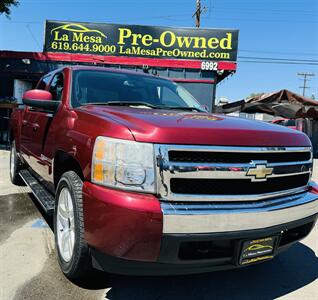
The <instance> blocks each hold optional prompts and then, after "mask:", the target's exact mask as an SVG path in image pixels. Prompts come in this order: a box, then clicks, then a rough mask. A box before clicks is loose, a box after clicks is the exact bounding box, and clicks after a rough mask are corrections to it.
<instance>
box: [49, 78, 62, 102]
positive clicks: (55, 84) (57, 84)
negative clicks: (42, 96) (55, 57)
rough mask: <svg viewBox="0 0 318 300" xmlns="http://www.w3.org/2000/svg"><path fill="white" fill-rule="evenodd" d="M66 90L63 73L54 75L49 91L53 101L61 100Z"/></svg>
mask: <svg viewBox="0 0 318 300" xmlns="http://www.w3.org/2000/svg"><path fill="white" fill-rule="evenodd" d="M63 88H64V77H63V73H57V74H55V75H54V77H53V79H52V82H51V85H50V89H49V91H50V92H51V94H52V98H53V100H61V99H62V94H63Z"/></svg>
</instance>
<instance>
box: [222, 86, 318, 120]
mask: <svg viewBox="0 0 318 300" xmlns="http://www.w3.org/2000/svg"><path fill="white" fill-rule="evenodd" d="M236 111H240V112H245V113H266V114H270V115H274V116H281V117H284V118H288V119H296V118H314V119H318V101H315V100H312V99H309V98H305V97H303V96H300V95H297V94H295V93H293V92H291V91H288V90H285V89H284V90H280V91H278V92H274V93H267V94H263V95H259V96H256V97H253V98H250V99H248V100H246V101H244V100H240V101H236V102H232V103H229V104H225V105H223V106H220V107H218V108H217V112H219V113H232V112H236Z"/></svg>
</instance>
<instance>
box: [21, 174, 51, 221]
mask: <svg viewBox="0 0 318 300" xmlns="http://www.w3.org/2000/svg"><path fill="white" fill-rule="evenodd" d="M19 175H20V176H21V178H22V179H23V181H24V182H25V183H26V184H27V185H28V186H29V187H30V188H31V190H32V193H33V194H34V196H35V197H36V199H37V200H38V202H39V203H40V204H41V206H42V207H43V209H44V210H45V212H46V213H47V214H48V215H52V214H53V212H54V207H55V199H54V197H53V196H52V195H51V194H50V193H49V192H48V191H47V190H46V189H45V187H43V185H42V184H41V183H40V182H39V181H38V180H37V179H36V178H35V177H34V176H33V175H32V174H31V173H30V172H29V171H28V170H21V171H20V172H19Z"/></svg>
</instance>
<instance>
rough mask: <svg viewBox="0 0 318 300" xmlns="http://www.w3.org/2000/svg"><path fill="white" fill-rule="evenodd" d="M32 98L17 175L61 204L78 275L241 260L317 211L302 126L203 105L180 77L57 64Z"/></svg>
mask: <svg viewBox="0 0 318 300" xmlns="http://www.w3.org/2000/svg"><path fill="white" fill-rule="evenodd" d="M23 102H24V105H25V106H24V107H22V108H20V109H16V110H15V111H14V113H13V114H12V117H11V145H12V146H11V156H10V157H11V159H10V173H11V179H12V182H13V183H15V184H20V183H21V179H23V181H24V182H25V183H26V184H28V185H29V186H30V187H31V189H32V191H33V193H34V195H35V196H36V198H37V199H38V201H39V203H40V204H41V205H42V206H43V209H44V210H45V211H46V212H47V213H51V214H53V215H54V233H55V242H56V249H57V253H58V260H59V264H60V266H61V269H62V270H63V272H64V273H65V275H66V276H68V277H69V278H78V277H83V276H85V274H87V272H88V271H89V270H90V269H91V268H97V269H101V270H105V271H108V272H113V273H124V274H137V273H138V274H149V275H151V274H170V275H171V274H181V273H183V274H184V273H198V272H207V271H211V270H219V269H230V268H235V267H240V266H246V265H249V264H253V263H258V262H262V261H266V260H269V259H271V258H273V257H274V256H275V255H276V254H277V253H279V252H281V251H283V250H284V249H287V248H288V247H289V246H290V245H291V244H293V243H295V242H296V241H298V240H300V239H302V238H304V237H305V236H306V235H308V234H309V232H310V231H311V229H312V228H313V226H314V224H315V222H316V220H317V214H318V187H317V185H316V184H314V183H313V182H312V181H311V173H312V163H313V160H312V149H311V144H310V141H309V139H308V138H307V136H306V135H304V134H303V133H301V132H297V131H295V130H290V129H288V128H284V127H282V126H276V125H272V124H266V123H263V122H257V121H251V120H244V119H239V118H234V117H229V116H223V115H214V114H210V113H207V112H206V111H204V109H202V107H201V105H200V104H199V102H197V101H196V100H195V99H194V98H193V97H192V96H191V95H190V94H189V93H188V92H187V91H186V90H185V89H183V88H182V87H181V86H178V85H177V84H176V83H174V82H172V81H170V80H168V79H164V78H160V77H156V76H152V75H147V74H144V73H137V72H129V71H124V70H119V69H118V70H115V69H107V68H98V67H86V66H82V67H78V66H72V67H65V68H63V69H59V70H56V71H54V72H51V73H49V74H47V75H45V76H44V77H43V78H42V79H41V80H40V82H39V83H38V85H37V87H36V89H35V90H31V91H27V92H26V93H25V94H24V96H23ZM297 259H301V257H298V258H297Z"/></svg>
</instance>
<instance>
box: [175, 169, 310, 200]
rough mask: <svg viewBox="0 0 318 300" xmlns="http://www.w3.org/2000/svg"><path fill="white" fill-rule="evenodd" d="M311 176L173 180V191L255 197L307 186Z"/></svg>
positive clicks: (178, 192) (176, 192) (177, 192)
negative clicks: (253, 179) (255, 179)
mask: <svg viewBox="0 0 318 300" xmlns="http://www.w3.org/2000/svg"><path fill="white" fill-rule="evenodd" d="M308 180H309V174H301V175H294V176H286V177H276V178H268V179H267V181H260V182H257V181H255V182H253V181H251V180H250V179H185V178H172V179H171V180H170V188H171V191H172V192H173V193H175V194H195V195H254V194H265V193H274V192H279V191H284V190H289V189H294V188H298V187H302V186H305V185H307V183H308Z"/></svg>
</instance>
